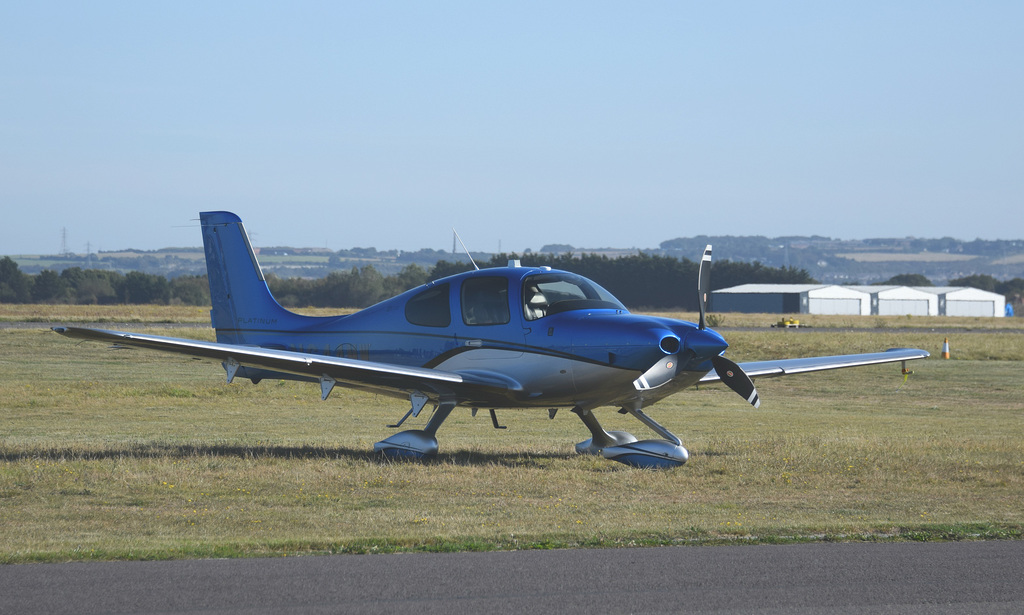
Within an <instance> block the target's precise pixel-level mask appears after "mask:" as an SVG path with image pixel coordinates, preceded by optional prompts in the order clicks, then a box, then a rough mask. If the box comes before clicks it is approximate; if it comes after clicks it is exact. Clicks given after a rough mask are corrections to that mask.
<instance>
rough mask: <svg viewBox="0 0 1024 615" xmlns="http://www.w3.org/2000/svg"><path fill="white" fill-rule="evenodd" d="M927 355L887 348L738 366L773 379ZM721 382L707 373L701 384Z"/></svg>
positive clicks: (756, 374) (916, 350) (908, 350)
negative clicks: (879, 350) (859, 352)
mask: <svg viewBox="0 0 1024 615" xmlns="http://www.w3.org/2000/svg"><path fill="white" fill-rule="evenodd" d="M929 356H930V354H929V353H928V352H927V351H925V350H919V349H917V348H890V349H889V350H886V351H885V352H869V353H863V354H845V355H835V356H830V357H806V358H802V359H778V360H773V361H751V362H748V363H740V364H739V366H740V367H741V368H742V369H743V371H744V372H746V373H747V375H748V376H750V377H751V378H775V377H778V376H788V375H792V374H804V373H809V372H821V371H826V370H830V369H840V368H843V367H861V366H865V365H879V364H881V363H898V362H900V361H911V360H914V359H924V358H927V357H929ZM721 380H722V379H721V378H720V377H719V376H718V374H717V373H715V371H714V370H712V371H710V372H708V373H707V375H705V376H704V377H703V378H701V379H700V381H701V382H705V383H706V382H720V381H721Z"/></svg>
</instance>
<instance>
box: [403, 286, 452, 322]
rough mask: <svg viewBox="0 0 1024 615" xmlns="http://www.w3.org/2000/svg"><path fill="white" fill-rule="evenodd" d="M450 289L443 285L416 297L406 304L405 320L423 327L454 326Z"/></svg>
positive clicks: (429, 289)
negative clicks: (449, 295) (449, 297)
mask: <svg viewBox="0 0 1024 615" xmlns="http://www.w3.org/2000/svg"><path fill="white" fill-rule="evenodd" d="M448 292H449V288H448V285H447V284H441V285H440V286H435V287H433V288H428V289H427V290H425V291H423V292H421V293H420V294H418V295H416V296H415V297H413V298H412V299H409V302H408V303H406V304H405V319H406V320H408V321H409V322H410V323H412V324H414V325H420V326H422V327H447V326H448V325H450V324H452V308H451V302H450V300H449V299H448Z"/></svg>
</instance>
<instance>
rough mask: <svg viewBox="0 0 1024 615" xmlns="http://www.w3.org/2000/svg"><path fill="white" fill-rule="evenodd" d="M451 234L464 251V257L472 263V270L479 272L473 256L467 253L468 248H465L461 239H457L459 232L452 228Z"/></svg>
mask: <svg viewBox="0 0 1024 615" xmlns="http://www.w3.org/2000/svg"><path fill="white" fill-rule="evenodd" d="M452 232H453V233H455V238H456V239H458V240H459V243H461V244H462V249H463V250H465V251H466V256H468V257H469V262H471V263H473V269H476V270H477V271H480V268H479V267H477V266H476V261H475V260H473V255H472V254H470V253H469V248H467V247H466V244H465V243H464V242H463V241H462V237H459V232H458V231H457V230H455V227H452Z"/></svg>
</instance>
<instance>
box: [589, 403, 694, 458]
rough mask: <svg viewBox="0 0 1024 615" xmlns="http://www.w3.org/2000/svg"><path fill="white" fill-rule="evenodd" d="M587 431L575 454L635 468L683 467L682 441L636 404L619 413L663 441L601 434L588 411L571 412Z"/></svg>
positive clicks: (620, 433) (624, 433)
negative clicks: (593, 456) (635, 420)
mask: <svg viewBox="0 0 1024 615" xmlns="http://www.w3.org/2000/svg"><path fill="white" fill-rule="evenodd" d="M572 411H573V413H575V414H576V416H578V417H580V420H582V421H583V424H584V425H586V426H587V429H589V430H590V433H591V436H592V437H591V438H590V439H589V440H585V441H583V442H580V443H579V444H577V445H576V452H577V453H589V454H591V455H603V456H604V457H605V458H606V459H611V460H613V461H618V462H620V463H624V464H626V465H631V466H634V467H637V468H674V467H677V466H681V465H683V464H684V463H686V460H687V459H689V458H690V453H689V452H687V450H686V449H685V448H683V443H682V441H681V440H680V439H679V438H677V437H676V436H675V434H673V433H672V432H670V431H669V430H667V429H665V428H664V427H662V426H661V425H659V424H658V423H657V422H656V421H655V420H654V419H652V418H651V417H649V416H647V415H646V414H644V412H643V410H641V409H640V406H639V404H636V405H633V406H626V407H624V408H622V410H620V412H622V413H624V414H626V413H628V414H631V415H633V416H634V417H635V418H636V419H637V420H639V421H640V422H641V423H643V424H644V425H647V426H648V427H649V428H651V429H652V430H653V431H654V432H655V433H657V434H658V435H660V436H662V437H663V438H665V439H664V440H637V439H636V436H634V435H633V434H631V433H629V432H627V431H605V430H604V428H603V427H601V424H600V423H599V422H598V420H597V417H595V416H594V413H593V412H591V411H590V410H587V409H584V408H580V407H579V406H577V407H575V408H573V409H572Z"/></svg>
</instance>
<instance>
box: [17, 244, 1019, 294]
mask: <svg viewBox="0 0 1024 615" xmlns="http://www.w3.org/2000/svg"><path fill="white" fill-rule="evenodd" d="M709 243H710V244H712V245H713V246H714V254H715V260H731V261H735V262H745V263H761V264H763V265H766V266H769V267H794V268H797V269H803V270H806V271H807V272H808V273H809V274H810V276H811V277H812V278H814V279H816V280H818V281H820V282H824V283H837V284H844V283H864V284H870V283H873V282H879V281H883V280H888V279H889V278H892V277H893V276H896V275H900V274H905V273H916V274H921V275H924V276H925V277H927V278H928V279H929V280H931V281H932V282H933V283H935V284H944V283H945V282H947V281H948V280H952V279H958V278H964V277H967V276H971V275H990V276H993V277H995V278H997V279H1000V280H1007V279H1010V278H1015V277H1024V240H996V241H987V240H975V241H960V240H957V239H952V238H948V237H945V238H942V239H918V238H913V237H908V238H902V239H892V238H890V239H860V240H840V239H831V238H828V237H820V236H811V237H799V236H793V237H762V236H739V237H737V236H730V235H724V236H706V235H700V236H697V237H680V238H676V239H670V240H668V241H664V242H662V243H661V245H660V246H659V248H658V249H654V250H643V252H645V253H647V254H651V255H661V256H672V257H676V258H688V259H690V260H696V259H698V258H699V257H700V254H701V253H702V251H703V250H704V246H705V245H707V244H709ZM541 252H542V253H565V252H571V253H572V254H575V255H580V254H600V255H604V256H607V257H608V258H618V257H621V256H625V255H632V254H636V253H637V252H638V251H637V250H627V249H617V248H600V249H588V248H577V247H573V246H571V245H568V244H554V245H548V246H544V248H543V249H542V250H541ZM258 255H259V259H260V263H261V265H262V266H263V268H264V269H265V270H266V271H267V272H268V273H275V274H277V275H278V276H281V277H295V276H299V277H323V276H326V275H327V274H328V273H330V272H331V271H337V270H345V271H347V270H350V269H352V268H353V267H356V268H362V267H365V266H367V265H371V266H373V267H374V268H375V269H377V270H378V271H380V272H381V273H382V274H384V275H394V274H396V273H398V272H400V271H401V270H402V269H403V268H404V267H406V266H408V265H411V264H416V265H419V266H421V267H423V268H424V269H430V268H431V267H433V266H434V265H435V264H436V263H437V262H438V261H442V260H445V261H448V262H467V261H468V258H467V257H466V255H465V254H460V253H456V254H453V253H451V252H446V251H441V250H431V249H423V250H418V251H415V252H406V251H401V250H386V251H378V250H376V249H374V248H352V249H347V250H338V251H336V252H335V251H331V250H327V249H325V248H294V247H287V246H277V247H264V248H261V249H259V250H258ZM492 256H493V255H492V254H490V253H482V252H481V253H478V252H474V253H473V258H474V259H476V261H477V262H486V261H488V260H490V258H491V257H492ZM12 258H13V259H14V260H15V261H16V262H17V263H18V266H19V267H20V269H21V270H22V271H23V272H25V273H31V274H35V273H39V272H40V271H42V270H44V269H50V270H54V271H62V270H64V269H66V268H69V267H81V268H83V269H109V270H115V271H119V272H121V273H126V272H128V271H142V272H145V273H154V274H161V275H165V276H167V277H171V278H173V277H177V276H179V275H185V274H204V273H206V266H205V262H204V258H203V250H202V248H164V249H161V250H153V251H141V250H121V251H116V252H99V253H94V254H88V255H81V254H65V255H46V256H24V255H23V256H13V257H12Z"/></svg>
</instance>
